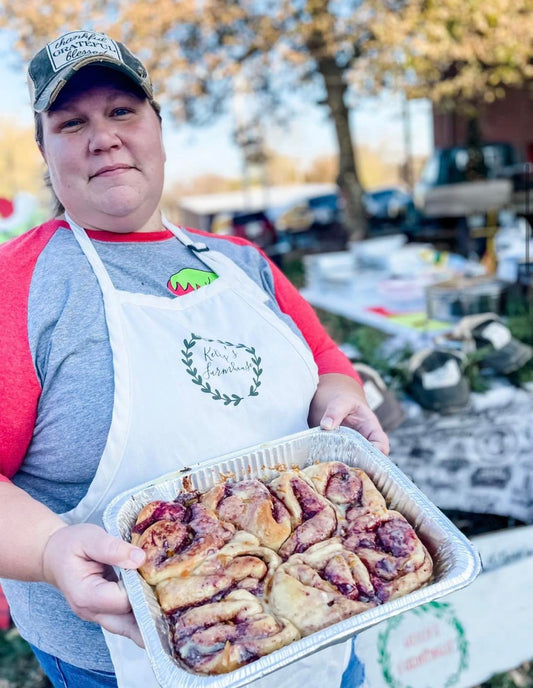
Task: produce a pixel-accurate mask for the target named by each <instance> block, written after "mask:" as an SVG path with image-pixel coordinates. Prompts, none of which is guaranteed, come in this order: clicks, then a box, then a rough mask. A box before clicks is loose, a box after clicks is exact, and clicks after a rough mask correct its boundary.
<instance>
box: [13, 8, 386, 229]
mask: <svg viewBox="0 0 533 688" xmlns="http://www.w3.org/2000/svg"><path fill="white" fill-rule="evenodd" d="M367 2H368V3H369V4H370V5H371V4H372V2H370V0H367ZM103 8H104V4H103V3H102V2H101V1H100V0H97V1H93V2H86V3H82V2H81V0H75V1H74V2H68V3H67V2H66V0H49V1H48V2H47V3H46V4H43V5H37V4H33V3H29V4H24V3H11V2H9V0H0V21H1V22H2V24H3V26H5V27H8V28H9V29H10V30H12V31H13V32H14V33H15V35H16V36H17V43H16V47H17V48H18V49H19V50H20V52H21V54H23V55H24V56H25V57H26V58H27V57H28V55H29V54H31V53H32V52H34V51H35V50H36V49H37V48H38V47H40V46H42V45H43V43H44V42H45V41H46V40H49V39H50V38H52V37H54V36H56V35H57V34H58V33H59V32H60V31H63V30H68V29H74V28H79V27H80V25H82V26H83V28H97V29H98V30H103V31H107V32H108V33H109V34H110V35H112V36H114V37H116V38H118V39H122V40H124V41H125V42H126V43H127V44H128V45H129V46H131V47H132V48H133V49H134V51H135V52H137V54H138V55H139V56H140V57H141V59H142V60H143V61H144V62H145V63H146V65H147V67H148V69H149V71H150V72H151V74H152V76H153V80H154V82H155V83H156V84H159V85H162V86H163V87H164V92H161V94H160V95H161V96H164V99H165V101H167V102H168V103H169V105H170V107H171V108H172V111H173V113H174V115H175V116H176V117H180V116H181V117H187V118H188V119H189V120H192V121H195V122H198V123H202V122H207V121H211V120H212V118H213V117H214V116H216V115H218V114H219V113H220V112H221V111H222V110H223V108H224V107H227V106H228V104H229V103H231V98H232V95H233V87H234V79H235V76H236V75H237V74H238V73H241V74H245V75H246V78H247V79H248V80H249V83H251V84H252V87H253V90H254V92H255V94H256V96H257V98H258V99H259V101H260V103H261V107H260V110H261V112H260V114H261V116H264V114H265V113H267V114H272V113H274V112H277V113H278V115H279V116H284V115H285V116H286V113H287V109H286V104H287V99H286V96H287V95H290V94H292V93H294V91H295V90H296V89H302V90H303V91H305V92H306V94H307V95H309V96H310V97H311V98H312V99H314V101H315V103H316V102H319V103H321V104H323V105H326V107H327V109H328V112H329V114H330V116H331V118H332V121H333V124H334V127H335V132H336V136H337V142H338V149H339V177H338V178H339V184H340V186H341V189H342V190H343V191H344V194H345V197H346V201H347V218H348V224H349V228H350V231H351V233H352V235H353V236H354V237H355V238H360V237H362V236H364V234H365V219H364V213H363V209H362V203H361V196H362V189H361V185H360V183H359V175H358V172H357V167H356V161H355V157H354V152H353V142H352V132H351V130H350V123H349V117H348V115H349V105H348V103H347V98H346V96H347V89H348V81H347V78H346V75H347V74H348V72H349V70H350V69H351V68H352V66H353V64H354V63H355V62H356V61H357V60H358V59H359V57H360V56H361V55H362V54H363V53H364V49H365V45H366V44H367V42H368V41H369V39H370V37H371V29H370V24H371V23H372V19H373V16H372V13H370V12H368V10H367V9H365V7H364V5H362V4H361V0H343V1H341V0H331V1H330V2H327V0H326V1H325V0H247V1H246V2H237V1H235V0H202V1H200V0H182V1H181V2H175V0H157V1H156V0H142V2H141V1H140V0H131V1H128V2H126V1H125V0H123V1H122V2H121V0H115V1H113V0H111V1H110V2H108V3H105V10H104V9H103ZM80 17H81V21H80Z"/></svg>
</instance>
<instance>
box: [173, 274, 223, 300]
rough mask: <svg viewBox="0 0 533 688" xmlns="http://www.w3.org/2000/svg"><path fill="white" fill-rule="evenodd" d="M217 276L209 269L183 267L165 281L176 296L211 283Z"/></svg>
mask: <svg viewBox="0 0 533 688" xmlns="http://www.w3.org/2000/svg"><path fill="white" fill-rule="evenodd" d="M217 278H218V275H217V274H216V273H215V272H210V271H209V270H197V269H196V268H183V270H180V271H179V272H176V273H175V274H174V275H171V277H170V279H169V280H168V282H167V287H168V288H169V289H170V291H171V292H172V293H173V294H176V296H183V294H188V293H189V292H191V291H195V290H196V289H199V288H200V287H205V286H206V285H207V284H211V282H213V281H214V280H216V279H217Z"/></svg>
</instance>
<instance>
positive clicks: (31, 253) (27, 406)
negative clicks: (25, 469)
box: [0, 221, 58, 481]
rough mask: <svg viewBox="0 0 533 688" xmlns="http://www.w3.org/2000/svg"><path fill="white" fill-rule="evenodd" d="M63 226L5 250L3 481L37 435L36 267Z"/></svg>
mask: <svg viewBox="0 0 533 688" xmlns="http://www.w3.org/2000/svg"><path fill="white" fill-rule="evenodd" d="M57 225H58V223H57V222H55V221H52V222H47V223H46V224H44V225H41V226H40V227H36V228H35V229H32V230H30V231H29V232H27V233H26V234H23V235H22V236H20V237H17V238H16V239H12V240H11V241H8V242H7V243H5V244H3V245H2V246H1V247H0V274H1V275H2V298H1V299H0V323H2V326H1V327H0V351H1V352H2V356H0V389H1V393H0V419H1V420H0V480H3V481H7V480H8V479H9V478H11V477H13V476H14V475H15V473H16V472H17V471H18V469H19V468H20V465H21V464H22V461H23V460H24V456H25V454H26V451H27V449H28V445H29V443H30V441H31V438H32V435H33V428H34V425H35V418H36V415H37V403H38V401H39V396H40V394H41V387H40V384H39V380H38V379H37V375H36V372H35V366H34V363H33V359H32V356H31V351H30V343H29V340H28V296H29V291H30V284H31V279H32V275H33V270H34V268H35V263H36V261H37V259H38V257H39V255H40V253H41V251H42V250H43V248H44V247H45V246H46V244H47V243H48V241H49V240H50V238H51V237H52V236H53V234H54V232H55V230H56V228H57Z"/></svg>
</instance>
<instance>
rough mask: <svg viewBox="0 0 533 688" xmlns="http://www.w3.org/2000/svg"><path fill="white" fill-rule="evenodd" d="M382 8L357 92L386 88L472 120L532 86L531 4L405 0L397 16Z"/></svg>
mask: <svg viewBox="0 0 533 688" xmlns="http://www.w3.org/2000/svg"><path fill="white" fill-rule="evenodd" d="M387 4H388V2H387V0H381V8H380V9H381V12H380V16H381V21H380V22H379V24H376V25H375V26H374V37H373V43H374V46H373V47H369V50H368V52H367V56H365V59H363V60H361V62H360V67H361V68H363V70H362V72H360V73H359V75H358V76H359V79H358V83H359V87H360V86H361V85H362V84H363V83H364V82H366V84H367V85H368V84H371V85H372V87H373V88H377V89H379V88H381V87H382V86H383V85H384V84H388V85H389V86H393V87H394V88H396V89H399V90H402V91H404V92H406V93H407V94H408V95H409V96H410V97H425V98H430V99H431V100H432V101H433V102H434V103H436V104H438V105H439V106H440V107H442V108H447V109H459V110H462V111H464V112H466V113H471V114H473V113H474V112H475V110H476V105H477V104H478V103H480V102H483V101H485V102H488V103H490V102H493V101H494V100H496V99H497V98H504V97H505V93H506V89H508V88H512V87H519V86H522V85H523V84H525V83H527V82H531V81H532V80H533V20H532V17H533V0H410V1H409V2H405V3H403V5H399V6H398V8H397V11H396V12H386V11H384V10H385V7H386V5H387ZM378 11H379V9H378ZM362 74H365V76H364V77H362V76H361V75H362Z"/></svg>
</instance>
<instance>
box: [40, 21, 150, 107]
mask: <svg viewBox="0 0 533 688" xmlns="http://www.w3.org/2000/svg"><path fill="white" fill-rule="evenodd" d="M87 65H100V66H102V67H109V68H110V69H115V70H117V71H119V72H121V73H122V74H125V75H126V76H127V77H129V78H130V79H131V80H132V81H133V82H134V83H135V84H137V86H140V88H141V89H142V90H143V91H144V93H145V94H146V96H147V98H148V99H149V100H153V97H154V96H153V89H152V83H151V81H150V77H149V76H148V72H147V71H146V69H145V67H144V65H143V64H142V62H141V61H140V60H139V59H138V58H137V57H135V55H134V54H133V53H132V52H131V51H130V50H128V48H126V46H125V45H123V44H122V43H119V42H118V41H114V40H113V39H112V38H109V36H106V34H104V33H97V32H96V31H70V32H69V33H65V34H63V35H62V36H59V38H56V39H55V40H53V41H51V42H50V43H48V45H46V46H45V47H44V48H42V50H40V51H39V52H38V53H37V54H36V55H35V56H34V57H33V59H32V60H31V62H30V64H29V67H28V84H29V88H30V96H31V100H32V105H33V109H34V110H35V111H36V112H44V111H45V110H48V109H49V108H50V107H51V105H52V104H53V102H54V101H55V100H56V98H57V96H58V95H59V93H60V92H61V89H62V88H63V87H64V86H65V84H66V83H67V82H68V81H69V79H71V78H72V77H73V76H74V75H75V74H76V73H77V72H78V71H79V70H80V69H82V68H83V67H86V66H87Z"/></svg>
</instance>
